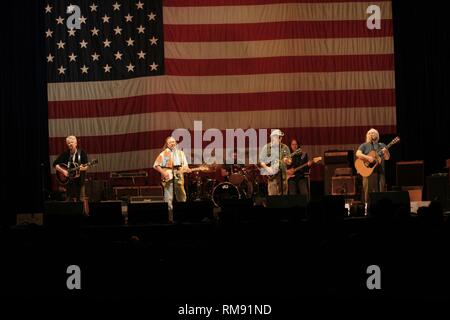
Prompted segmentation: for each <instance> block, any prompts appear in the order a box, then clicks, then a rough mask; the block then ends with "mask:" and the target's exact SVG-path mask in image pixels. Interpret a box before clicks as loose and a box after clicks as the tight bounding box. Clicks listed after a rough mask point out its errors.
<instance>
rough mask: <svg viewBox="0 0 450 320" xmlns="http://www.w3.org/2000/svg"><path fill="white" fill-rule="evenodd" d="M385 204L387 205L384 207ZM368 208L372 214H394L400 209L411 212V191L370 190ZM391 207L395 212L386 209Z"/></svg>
mask: <svg viewBox="0 0 450 320" xmlns="http://www.w3.org/2000/svg"><path fill="white" fill-rule="evenodd" d="M383 205H386V207H383ZM368 208H369V210H368V211H369V213H370V214H372V215H374V214H376V215H378V214H381V215H392V214H393V213H394V212H395V211H398V210H400V209H402V210H407V211H408V212H410V211H411V204H410V200H409V193H408V191H387V192H370V193H369V203H368ZM389 209H391V210H392V211H393V212H386V211H385V210H389Z"/></svg>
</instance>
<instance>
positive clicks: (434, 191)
mask: <svg viewBox="0 0 450 320" xmlns="http://www.w3.org/2000/svg"><path fill="white" fill-rule="evenodd" d="M427 199H428V200H430V201H433V200H435V201H439V202H440V203H441V204H442V208H445V209H450V206H449V200H450V185H449V181H448V177H447V174H436V175H432V176H428V177H427Z"/></svg>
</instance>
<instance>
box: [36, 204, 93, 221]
mask: <svg viewBox="0 0 450 320" xmlns="http://www.w3.org/2000/svg"><path fill="white" fill-rule="evenodd" d="M83 217H84V215H83V202H81V201H77V202H65V201H46V202H45V203H44V225H46V226H79V225H80V224H81V222H82V220H83Z"/></svg>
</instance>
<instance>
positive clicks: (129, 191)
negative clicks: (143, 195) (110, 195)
mask: <svg viewBox="0 0 450 320" xmlns="http://www.w3.org/2000/svg"><path fill="white" fill-rule="evenodd" d="M113 190H114V195H115V198H116V200H120V199H122V198H129V197H137V196H139V187H114V188H113Z"/></svg>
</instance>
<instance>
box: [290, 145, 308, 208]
mask: <svg viewBox="0 0 450 320" xmlns="http://www.w3.org/2000/svg"><path fill="white" fill-rule="evenodd" d="M299 147H300V146H299V143H298V140H297V139H292V140H291V152H292V153H294V155H293V156H292V164H291V166H290V168H289V169H288V170H287V173H288V176H289V175H292V177H291V178H288V189H289V194H303V195H305V196H306V197H307V199H309V188H308V179H307V178H306V177H305V173H307V172H309V166H308V165H306V166H304V167H303V168H301V169H300V170H297V171H296V172H294V168H297V167H300V166H301V165H304V164H306V163H308V154H307V153H306V152H302V151H300V153H298V152H296V151H297V150H299Z"/></svg>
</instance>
